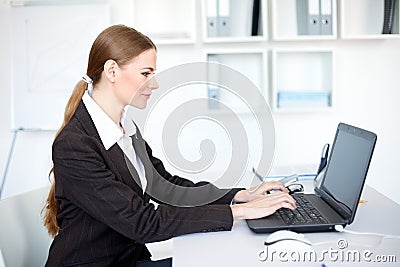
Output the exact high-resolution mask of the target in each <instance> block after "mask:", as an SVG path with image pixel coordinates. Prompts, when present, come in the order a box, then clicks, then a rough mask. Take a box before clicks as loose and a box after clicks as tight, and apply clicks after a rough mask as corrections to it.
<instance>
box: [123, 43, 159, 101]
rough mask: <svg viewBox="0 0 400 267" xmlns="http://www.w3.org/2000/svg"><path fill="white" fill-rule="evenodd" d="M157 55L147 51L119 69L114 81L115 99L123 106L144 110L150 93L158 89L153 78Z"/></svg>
mask: <svg viewBox="0 0 400 267" xmlns="http://www.w3.org/2000/svg"><path fill="white" fill-rule="evenodd" d="M156 60H157V54H156V51H155V49H148V50H146V51H144V52H142V53H141V54H140V55H139V56H137V57H135V58H134V59H132V60H131V61H130V62H129V63H128V64H125V65H123V66H121V67H120V68H119V72H120V75H118V78H117V79H116V80H115V88H117V97H118V98H119V100H120V101H121V102H122V103H123V104H124V105H131V106H134V107H136V108H139V109H144V108H145V107H146V105H147V100H148V99H149V98H150V95H151V92H152V91H153V90H154V89H157V88H158V84H157V82H156V80H155V78H153V79H151V78H152V77H153V76H154V72H155V70H156Z"/></svg>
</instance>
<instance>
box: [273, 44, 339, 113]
mask: <svg viewBox="0 0 400 267" xmlns="http://www.w3.org/2000/svg"><path fill="white" fill-rule="evenodd" d="M333 58H334V56H333V50H332V49H321V48H316V49H295V50H293V49H275V50H273V51H272V108H273V110H275V111H309V110H324V109H329V108H331V107H332V91H333V87H334V86H333V80H334V79H333V69H334V68H333ZM289 75H290V78H288V76H289Z"/></svg>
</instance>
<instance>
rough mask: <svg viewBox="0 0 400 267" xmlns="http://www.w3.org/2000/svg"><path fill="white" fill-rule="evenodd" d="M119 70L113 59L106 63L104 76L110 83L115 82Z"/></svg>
mask: <svg viewBox="0 0 400 267" xmlns="http://www.w3.org/2000/svg"><path fill="white" fill-rule="evenodd" d="M117 69H118V64H117V62H115V61H114V60H112V59H109V60H107V61H106V63H104V74H105V75H106V77H107V79H108V80H109V81H110V82H112V83H113V82H115V74H116V72H117Z"/></svg>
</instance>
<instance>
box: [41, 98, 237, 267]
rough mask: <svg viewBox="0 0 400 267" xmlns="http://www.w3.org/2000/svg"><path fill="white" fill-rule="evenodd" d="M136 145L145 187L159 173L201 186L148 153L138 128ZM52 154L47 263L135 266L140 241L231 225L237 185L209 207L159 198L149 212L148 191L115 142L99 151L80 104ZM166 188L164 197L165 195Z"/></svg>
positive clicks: (141, 252)
mask: <svg viewBox="0 0 400 267" xmlns="http://www.w3.org/2000/svg"><path fill="white" fill-rule="evenodd" d="M135 142H136V143H134V145H135V149H136V150H137V153H138V155H139V156H140V157H141V159H142V161H143V163H144V165H145V169H146V177H147V179H148V180H149V183H150V184H159V185H160V183H158V178H157V177H159V176H162V177H163V179H165V180H167V181H168V182H170V183H173V184H177V185H180V186H182V187H196V186H199V185H204V184H205V183H201V184H194V183H193V182H191V181H189V180H186V179H183V178H180V177H178V176H172V175H171V174H169V173H168V172H167V171H166V170H165V169H164V166H163V164H162V162H161V161H160V160H159V159H157V158H155V157H153V155H152V151H151V149H150V147H149V146H148V145H147V143H146V142H145V141H144V140H143V139H142V138H141V136H140V133H139V134H138V140H136V141H135ZM52 157H53V163H54V175H55V183H56V191H55V196H56V199H57V200H58V201H59V212H58V215H57V221H58V224H59V226H60V230H59V233H58V235H57V236H56V237H55V238H54V240H53V243H52V244H51V247H50V250H49V256H48V260H47V263H46V266H96V267H100V266H135V263H136V262H137V261H139V260H143V259H149V258H150V256H151V255H150V253H149V251H148V250H147V248H146V246H145V245H144V244H145V243H149V242H155V241H161V240H166V239H169V238H171V237H174V236H178V235H183V234H187V233H194V232H209V231H221V230H230V229H231V228H232V224H233V218H232V213H231V209H230V207H229V204H230V202H231V200H232V199H233V197H234V195H235V194H236V193H237V192H238V191H239V190H240V189H232V190H229V191H226V194H225V195H224V196H222V197H221V198H219V199H217V200H215V201H213V202H212V203H211V204H208V205H202V206H197V207H177V206H173V205H169V204H166V203H161V204H160V205H159V206H158V207H157V209H155V208H154V205H153V204H150V203H149V199H150V198H151V196H150V195H149V194H147V193H145V194H143V192H142V189H141V187H140V183H139V184H138V183H137V182H135V179H136V180H138V179H139V178H138V175H137V173H136V171H135V170H134V168H133V169H132V166H128V165H129V164H128V165H127V162H126V160H125V158H124V155H123V152H122V150H121V149H120V147H119V146H118V144H114V145H113V146H112V147H111V148H110V149H109V150H106V149H105V148H104V146H103V144H102V142H101V140H100V137H99V135H98V133H97V130H96V128H95V125H94V123H93V121H92V119H91V117H90V115H89V113H88V111H87V110H86V107H85V105H84V104H83V102H82V101H81V103H80V105H79V106H78V108H77V111H76V112H75V115H74V116H73V117H72V119H71V121H70V122H69V123H68V124H67V125H66V126H65V128H64V129H63V130H62V132H61V133H60V134H59V136H58V137H57V138H56V140H55V141H54V143H53V150H52ZM149 164H151V167H152V170H150V168H149ZM150 175H151V177H149V176H150ZM162 184H163V183H162V182H161V185H162ZM212 189H213V190H214V191H217V190H220V189H217V188H216V187H213V186H212ZM168 190H169V189H168ZM168 190H166V194H169V193H172V192H169V191H168ZM155 200H156V201H158V200H157V199H155Z"/></svg>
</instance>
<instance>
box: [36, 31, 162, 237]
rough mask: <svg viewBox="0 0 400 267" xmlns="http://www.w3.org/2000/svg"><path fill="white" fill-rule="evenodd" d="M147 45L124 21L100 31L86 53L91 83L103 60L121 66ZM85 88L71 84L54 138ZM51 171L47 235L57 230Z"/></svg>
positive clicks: (97, 76) (149, 43)
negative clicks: (61, 119) (69, 93)
mask: <svg viewBox="0 0 400 267" xmlns="http://www.w3.org/2000/svg"><path fill="white" fill-rule="evenodd" d="M148 49H156V46H155V45H154V43H153V42H152V41H151V40H150V39H149V38H148V37H147V36H146V35H144V34H142V33H140V32H138V31H136V30H134V29H132V28H130V27H127V26H124V25H114V26H111V27H109V28H107V29H105V30H104V31H102V32H101V33H100V34H99V36H97V38H96V40H95V41H94V43H93V45H92V48H91V50H90V53H89V60H88V66H87V71H86V74H87V75H88V76H89V77H90V78H91V79H92V80H93V86H95V85H96V84H97V83H98V82H99V81H100V78H101V73H102V72H103V68H104V63H105V62H106V61H107V60H109V59H112V60H114V61H115V62H117V64H118V65H120V66H123V65H124V64H126V63H127V62H128V61H130V60H131V59H133V58H135V57H137V56H138V55H140V54H141V53H142V52H144V51H146V50H148ZM86 89H87V84H86V82H84V81H79V82H78V83H77V85H76V86H75V89H74V91H73V92H72V95H71V97H70V99H69V100H68V103H67V106H66V107H65V113H64V121H63V123H62V125H61V127H60V129H59V130H58V131H57V133H56V136H55V138H57V136H58V135H59V134H60V132H61V131H62V130H63V129H64V127H65V126H66V125H67V124H68V123H69V121H70V120H71V118H72V117H73V115H74V114H75V111H76V109H77V108H78V105H79V103H80V101H81V99H82V96H83V94H84V93H85V90H86ZM52 174H53V182H52V185H51V188H50V192H49V195H48V197H47V201H46V205H45V207H44V208H43V211H45V216H44V226H45V227H46V228H47V230H48V232H49V234H50V235H52V236H55V235H56V234H57V233H58V230H59V226H58V223H57V212H58V207H59V203H58V201H57V199H56V198H55V191H56V188H55V185H56V183H55V181H56V177H54V167H53V168H52V169H51V170H50V173H49V177H50V176H51V175H52Z"/></svg>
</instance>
